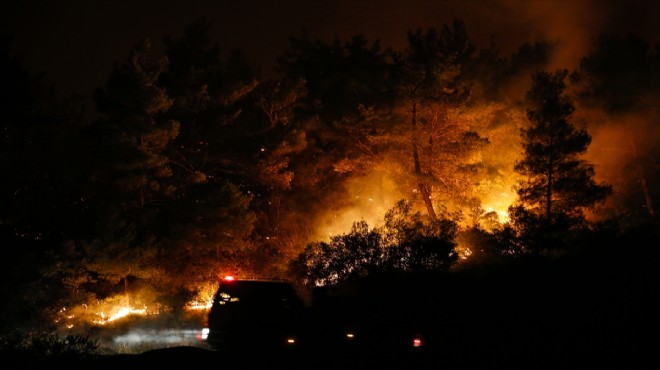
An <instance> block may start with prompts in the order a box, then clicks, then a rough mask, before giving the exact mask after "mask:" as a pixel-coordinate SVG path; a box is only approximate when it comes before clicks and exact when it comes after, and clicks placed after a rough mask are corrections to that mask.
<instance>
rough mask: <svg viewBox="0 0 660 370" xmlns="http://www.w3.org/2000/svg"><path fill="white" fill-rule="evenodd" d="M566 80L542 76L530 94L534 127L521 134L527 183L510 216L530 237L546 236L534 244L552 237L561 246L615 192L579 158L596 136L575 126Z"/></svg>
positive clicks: (518, 166) (519, 164)
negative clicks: (587, 214) (562, 236)
mask: <svg viewBox="0 0 660 370" xmlns="http://www.w3.org/2000/svg"><path fill="white" fill-rule="evenodd" d="M567 74H568V71H566V70H559V71H556V72H554V73H547V72H537V73H535V74H534V75H533V86H532V88H531V89H530V90H529V91H528V94H527V98H528V101H529V103H530V108H529V109H528V111H527V117H528V119H529V121H530V123H531V125H530V126H529V127H527V128H523V129H522V132H521V138H522V147H523V157H522V159H520V160H518V161H516V163H515V166H514V170H515V171H516V172H518V173H519V174H521V175H523V176H524V177H525V179H524V180H522V181H521V182H520V183H519V184H518V186H517V188H516V191H517V193H518V204H516V205H514V206H513V207H512V208H511V209H510V216H511V218H512V221H513V223H514V224H518V226H519V227H520V228H521V230H524V231H526V232H527V235H528V236H529V235H530V234H529V232H530V231H536V232H539V231H540V232H541V233H540V234H538V233H537V234H536V236H537V237H542V238H541V239H535V241H534V242H535V243H545V242H548V239H546V238H545V237H548V236H551V239H550V240H553V242H556V241H557V238H556V237H557V235H558V234H557V233H562V232H565V231H568V230H570V229H571V228H574V227H577V226H580V225H581V224H582V222H583V221H584V213H583V211H584V210H585V209H586V208H589V207H592V206H594V205H595V204H596V203H598V202H600V201H602V200H604V199H605V198H606V197H607V196H608V195H609V194H610V192H611V187H610V186H609V185H605V184H597V183H596V182H595V180H594V174H595V172H594V168H593V166H592V165H591V164H589V163H587V162H585V161H584V160H582V159H580V157H579V156H580V155H581V154H583V153H585V152H586V150H587V148H588V146H589V145H590V143H591V136H590V135H589V134H588V133H587V131H586V130H585V129H579V128H577V127H575V126H574V125H573V124H572V123H571V121H570V119H571V115H572V114H573V112H574V110H575V107H574V106H573V104H572V102H571V101H570V100H569V99H568V98H567V97H566V96H565V94H564V90H565V89H566V85H565V83H564V79H565V78H566V76H567ZM553 235H554V236H553ZM537 246H539V245H537Z"/></svg>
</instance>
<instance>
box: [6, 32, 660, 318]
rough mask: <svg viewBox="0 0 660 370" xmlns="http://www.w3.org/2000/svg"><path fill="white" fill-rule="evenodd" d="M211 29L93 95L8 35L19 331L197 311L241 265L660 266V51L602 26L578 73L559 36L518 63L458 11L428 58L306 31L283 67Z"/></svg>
mask: <svg viewBox="0 0 660 370" xmlns="http://www.w3.org/2000/svg"><path fill="white" fill-rule="evenodd" d="M211 25H212V22H211V21H210V20H208V19H200V20H199V21H197V22H195V23H193V24H190V25H189V26H188V27H187V28H186V30H185V32H184V33H183V34H182V35H178V36H171V35H165V36H164V37H163V39H162V40H161V41H162V46H163V47H162V50H163V53H162V54H161V55H155V53H154V52H153V51H152V42H153V40H148V39H145V40H136V44H135V47H134V48H133V49H131V50H127V55H126V58H125V60H123V61H121V62H118V63H116V64H115V65H114V68H113V70H112V72H111V73H110V75H109V76H107V81H106V83H105V84H104V85H103V86H99V87H98V88H97V89H96V90H95V91H94V93H93V96H90V97H81V96H71V97H64V98H63V97H60V96H58V94H57V92H56V91H55V89H54V88H52V87H50V86H45V85H44V84H43V83H42V80H41V76H40V75H39V73H38V71H29V70H26V69H25V67H24V66H23V63H22V61H21V59H20V56H17V55H15V54H14V53H13V52H12V40H11V39H9V38H6V37H5V38H3V39H2V40H1V44H0V75H1V78H0V80H1V81H2V84H0V112H1V113H2V114H1V115H0V116H1V117H2V118H0V125H1V127H2V136H1V137H0V140H1V143H0V150H1V151H2V154H1V155H0V161H1V168H2V173H3V181H2V182H0V227H2V230H1V232H2V234H1V235H0V237H1V243H2V246H3V254H4V257H3V258H2V261H3V262H2V270H3V283H2V292H1V293H2V295H3V297H4V302H9V304H7V303H5V304H3V307H2V309H3V315H2V317H3V320H2V325H1V326H2V328H3V329H8V328H15V327H17V326H22V325H25V326H26V327H28V326H31V325H44V324H45V323H48V324H54V323H55V322H56V320H57V319H58V318H61V317H62V315H63V314H62V312H63V310H64V309H67V310H69V311H70V312H73V310H74V309H75V308H77V309H78V311H77V314H78V315H82V311H84V309H83V308H89V307H94V306H98V305H99V304H100V302H111V303H117V302H123V303H125V304H127V305H129V306H132V307H140V308H142V307H144V308H146V309H147V310H164V309H171V310H175V311H176V310H182V309H183V308H184V307H186V305H187V304H189V303H190V302H191V301H194V300H195V299H201V300H203V294H204V293H207V294H208V289H209V287H213V286H214V285H215V283H216V282H217V280H218V278H219V277H220V276H222V275H225V274H237V275H240V276H250V277H273V278H275V277H276V278H282V277H287V278H291V279H295V280H296V281H298V282H299V283H300V284H302V285H307V286H321V285H333V284H338V283H341V282H343V281H346V280H348V279H351V278H352V277H356V276H367V275H369V274H371V273H374V272H383V271H398V272H419V271H441V272H452V271H458V270H467V269H472V270H474V271H486V270H489V269H494V268H506V267H505V266H506V265H507V263H508V261H513V260H516V261H518V260H524V259H526V258H537V259H538V258H544V259H553V258H555V259H556V258H562V256H580V257H581V258H582V259H581V260H583V261H585V263H586V261H589V260H592V259H593V260H599V259H602V258H605V257H607V261H608V263H610V262H612V263H613V262H614V261H617V262H616V264H618V265H616V266H612V268H613V269H620V268H621V267H622V266H623V265H631V264H635V263H637V262H634V261H631V259H634V258H636V257H637V256H640V255H641V256H642V257H641V259H642V260H648V259H647V258H648V256H651V255H654V254H653V253H654V252H652V251H651V250H650V244H649V243H644V244H633V243H640V242H641V241H644V240H653V238H654V237H656V236H657V231H658V218H657V217H658V216H657V214H656V213H657V212H656V211H655V207H656V206H657V198H658V197H660V193H659V191H660V186H659V183H658V181H659V180H660V166H659V164H660V163H659V159H660V153H659V152H658V145H657V143H658V142H659V139H660V136H659V134H660V132H659V130H658V125H657V122H658V119H659V118H660V107H658V104H657V102H658V99H659V98H660V45H651V44H650V43H649V41H647V40H645V39H643V38H641V37H638V36H636V35H633V34H630V35H618V34H603V35H600V36H599V37H597V38H595V39H594V40H593V43H592V45H591V48H590V49H589V50H584V51H581V52H582V55H583V57H582V58H581V62H580V64H579V67H578V68H577V69H575V70H568V69H567V68H565V67H563V66H561V65H557V63H556V62H554V59H553V51H554V48H555V47H556V44H555V43H554V41H552V40H538V41H537V42H534V43H530V44H523V45H520V47H519V48H518V49H517V50H516V51H515V52H514V53H512V54H511V55H501V53H500V51H499V50H498V48H497V45H496V43H495V42H493V44H492V45H489V46H488V47H487V48H482V49H479V48H477V47H476V46H475V45H473V44H472V43H471V41H470V39H469V36H468V35H469V32H468V31H469V25H467V24H464V22H462V21H461V20H455V21H454V22H453V23H451V24H448V25H447V24H446V25H442V27H439V28H437V29H419V30H411V31H410V32H409V33H408V34H407V47H406V48H405V50H392V49H391V48H388V47H387V46H385V45H381V44H380V42H379V41H378V40H373V41H372V40H367V39H366V38H365V37H364V36H362V35H355V36H354V37H352V38H351V39H349V40H340V39H335V40H329V41H328V40H314V39H310V38H309V37H308V36H307V35H306V34H305V33H303V34H301V35H298V36H292V37H291V38H290V43H289V48H288V49H287V50H283V52H282V55H281V57H280V59H279V60H278V63H277V71H276V74H275V76H273V77H269V78H264V77H262V76H261V73H260V71H259V68H257V67H255V66H254V65H252V64H251V63H250V62H249V57H248V56H246V55H244V53H242V52H241V51H240V50H237V51H233V52H231V53H229V54H226V55H225V54H224V53H223V52H221V50H222V49H221V46H220V45H218V44H217V43H216V42H215V41H214V40H213V39H212V38H211V36H210V28H211ZM153 49H155V48H153ZM576 52H578V51H576ZM87 98H89V99H87ZM87 101H93V102H94V106H93V107H89V106H87V105H86V104H85V102H87ZM647 246H648V247H647ZM646 249H649V250H646ZM117 297H119V298H117ZM96 313H97V312H96V311H94V314H96Z"/></svg>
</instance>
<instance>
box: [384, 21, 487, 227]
mask: <svg viewBox="0 0 660 370" xmlns="http://www.w3.org/2000/svg"><path fill="white" fill-rule="evenodd" d="M454 27H455V28H456V29H455V30H454V32H453V33H450V32H449V31H448V29H447V28H445V30H444V32H443V34H442V35H439V34H438V33H437V32H436V31H435V30H434V29H429V30H427V31H426V32H422V30H417V31H416V32H409V34H408V48H407V49H406V50H404V51H403V52H399V53H394V55H393V59H394V67H393V68H394V74H393V77H394V78H395V80H396V86H397V90H398V96H399V98H400V101H399V104H398V107H395V110H398V111H399V112H400V113H399V115H401V116H403V117H406V119H407V126H408V127H407V128H406V129H404V130H403V131H402V132H403V133H405V136H406V141H408V144H407V146H408V147H409V148H410V149H409V150H407V152H408V153H409V155H407V157H408V158H409V165H408V168H409V169H410V170H409V171H407V172H408V174H409V178H410V179H411V183H410V184H409V185H410V186H412V188H413V189H415V190H416V191H417V192H418V194H419V196H420V197H421V199H422V201H423V203H424V204H425V206H426V210H427V213H428V215H429V217H431V218H436V211H435V209H434V204H433V192H434V191H438V192H442V193H444V194H443V195H444V196H450V197H459V196H460V193H461V192H462V191H463V190H464V188H465V186H466V185H467V181H466V178H465V175H466V174H467V173H468V172H469V170H470V169H471V168H473V166H472V164H470V163H469V161H468V160H467V159H468V158H469V155H470V153H471V152H472V151H473V150H474V149H476V148H478V147H480V146H481V145H483V144H485V143H486V140H485V139H483V138H481V137H480V136H479V135H478V134H477V133H476V132H475V131H472V130H471V129H470V127H466V126H464V125H462V124H461V122H458V121H457V120H455V119H452V117H451V116H452V114H453V112H455V111H457V110H458V109H459V108H460V107H461V106H462V105H463V104H464V103H465V102H466V101H467V99H468V97H469V93H470V89H469V86H467V85H465V84H463V83H461V79H460V76H461V64H460V63H459V60H463V59H465V58H467V56H466V53H468V52H470V51H471V50H472V49H471V48H469V47H467V46H461V45H463V44H465V43H467V38H466V37H450V36H449V35H450V34H455V35H463V34H464V30H463V28H462V27H463V24H462V23H460V22H459V23H454ZM449 41H451V42H449Z"/></svg>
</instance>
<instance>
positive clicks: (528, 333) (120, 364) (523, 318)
mask: <svg viewBox="0 0 660 370" xmlns="http://www.w3.org/2000/svg"><path fill="white" fill-rule="evenodd" d="M656 261H657V260H640V261H639V262H638V263H636V264H630V262H628V264H627V265H621V264H619V265H617V264H614V263H612V262H614V260H612V259H608V260H607V261H603V262H607V263H600V264H593V263H592V264H591V265H587V264H585V263H572V262H570V263H566V264H559V265H558V264H553V265H552V266H551V268H546V267H545V266H543V265H542V264H541V265H538V264H537V265H530V264H526V265H525V267H524V268H522V269H521V268H509V269H506V270H505V271H506V273H499V274H486V275H484V276H476V275H467V276H458V275H452V277H446V276H443V277H437V276H422V277H416V278H415V279H400V278H399V277H397V276H394V277H391V276H390V277H377V278H374V280H373V281H364V282H361V284H362V285H360V286H359V287H358V289H357V292H358V294H357V300H354V301H351V303H350V304H349V305H348V306H347V305H341V306H338V307H335V306H333V305H332V304H331V303H332V302H331V301H329V303H328V304H326V305H325V306H321V307H320V308H319V311H317V312H315V315H314V317H315V321H313V322H312V323H311V324H310V325H311V327H310V328H308V329H309V333H317V334H315V335H318V337H317V338H311V339H314V340H312V341H311V342H309V343H312V344H311V345H307V346H298V345H296V346H293V347H289V348H286V349H281V350H264V349H258V348H250V347H249V346H247V347H245V348H243V349H241V350H237V349H235V350H211V349H207V348H204V347H203V346H200V347H192V346H190V347H187V346H186V347H173V348H163V349H156V350H151V351H146V352H143V353H141V354H135V355H94V356H84V357H83V356H77V357H75V356H74V357H68V358H47V357H41V358H35V357H32V356H25V355H22V356H21V355H15V354H9V353H4V354H1V353H0V361H2V368H3V369H7V370H9V369H50V368H62V369H69V370H70V369H312V370H314V369H337V370H339V369H342V370H344V369H375V368H377V369H568V368H571V369H572V368H581V369H651V368H659V367H660V359H659V358H658V356H657V353H658V349H659V347H658V344H659V343H658V342H659V341H658V332H659V331H658V329H659V328H660V325H658V324H659V323H660V320H659V319H660V294H659V292H660V284H658V282H659V279H658V275H659V274H658V272H659V270H660V269H657V268H656V267H655V263H656ZM578 262H580V261H578ZM586 266H590V267H589V268H585V267H586ZM326 298H328V297H326ZM348 321H352V323H353V324H355V325H356V328H357V329H358V333H359V337H360V338H365V337H366V338H369V340H368V341H365V342H359V341H357V342H354V344H355V345H353V344H351V345H348V346H346V345H341V346H336V345H332V343H329V342H324V341H323V340H318V339H322V338H323V336H324V335H326V334H327V333H331V332H332V330H333V329H334V328H336V327H337V326H339V325H341V324H343V323H346V322H348ZM410 328H413V329H415V330H416V331H418V332H419V334H421V337H422V338H423V345H422V346H421V347H413V346H412V345H411V343H407V344H403V345H398V344H396V345H392V344H394V343H395V342H394V341H390V340H389V336H390V335H395V336H396V335H397V334H399V333H403V331H404V330H407V329H410ZM356 338H358V336H356ZM393 338H394V337H393ZM308 339H309V338H308Z"/></svg>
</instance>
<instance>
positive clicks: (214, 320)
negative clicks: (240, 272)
mask: <svg viewBox="0 0 660 370" xmlns="http://www.w3.org/2000/svg"><path fill="white" fill-rule="evenodd" d="M304 308H305V307H304V304H303V301H302V299H301V298H300V296H299V295H298V293H297V292H296V290H295V288H294V286H293V285H292V284H291V283H290V282H287V281H281V280H267V279H233V278H231V277H228V278H224V279H223V280H222V281H221V282H220V284H219V286H218V289H217V291H216V293H215V295H214V298H213V305H212V307H211V309H210V311H209V314H208V322H207V326H208V333H207V336H206V342H207V344H208V345H209V346H210V347H211V348H213V349H217V350H253V349H273V350H278V349H286V348H295V347H296V346H298V345H299V341H300V338H301V331H302V329H303V328H302V325H303V322H304V321H303V320H302V317H303V315H304Z"/></svg>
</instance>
